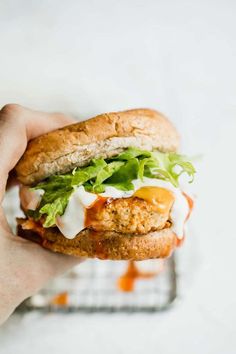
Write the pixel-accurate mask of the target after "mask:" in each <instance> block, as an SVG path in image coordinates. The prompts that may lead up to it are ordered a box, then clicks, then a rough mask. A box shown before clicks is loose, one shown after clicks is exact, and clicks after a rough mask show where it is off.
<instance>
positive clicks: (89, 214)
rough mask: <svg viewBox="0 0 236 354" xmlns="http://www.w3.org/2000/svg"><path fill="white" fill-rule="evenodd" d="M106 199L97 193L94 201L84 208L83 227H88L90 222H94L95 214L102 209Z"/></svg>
mask: <svg viewBox="0 0 236 354" xmlns="http://www.w3.org/2000/svg"><path fill="white" fill-rule="evenodd" d="M107 200H108V198H106V197H101V196H99V195H98V197H97V199H96V200H95V202H94V203H92V204H91V205H90V206H89V207H88V208H86V214H85V222H84V226H85V227H89V226H90V225H91V224H92V222H94V218H95V216H96V215H98V213H99V212H101V211H102V209H103V208H104V205H105V203H106V202H107Z"/></svg>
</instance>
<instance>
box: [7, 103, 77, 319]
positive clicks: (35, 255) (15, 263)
mask: <svg viewBox="0 0 236 354" xmlns="http://www.w3.org/2000/svg"><path fill="white" fill-rule="evenodd" d="M70 123H73V120H72V119H71V118H69V117H67V116H65V115H63V114H59V113H53V114H47V113H41V112H36V111H32V110H29V109H26V108H24V107H21V106H19V105H14V104H10V105H6V106H5V107H3V108H2V109H1V110H0V162H1V164H0V324H1V323H2V322H4V321H5V320H6V319H7V318H8V316H9V315H10V314H11V313H12V312H13V311H14V309H15V308H16V306H18V305H19V304H20V303H21V302H22V301H23V300H24V299H26V298H27V297H29V296H31V295H33V294H34V293H35V292H37V291H38V290H39V289H40V288H42V287H43V286H44V285H45V284H46V283H47V282H48V281H49V280H50V279H51V278H53V277H55V276H57V275H59V274H61V273H63V272H65V271H66V270H67V269H69V268H70V267H72V266H74V265H75V264H77V263H79V262H80V260H79V259H78V258H75V257H72V256H66V255H62V254H56V253H52V252H50V251H47V250H45V249H43V248H41V247H40V246H38V245H37V244H34V243H32V242H30V241H27V240H24V239H21V238H20V237H17V236H15V235H13V234H12V231H11V229H10V227H9V225H8V223H7V220H6V218H5V215H4V212H3V209H2V206H1V204H2V200H3V197H4V194H5V191H6V185H7V181H8V175H9V172H10V171H11V170H12V169H13V168H14V166H15V165H16V163H17V162H18V160H19V159H20V157H21V156H22V154H23V153H24V151H25V149H26V146H27V142H28V141H29V140H31V139H33V138H35V137H36V136H38V135H42V134H44V133H46V132H48V131H50V130H53V129H57V128H59V127H62V126H64V125H67V124H70Z"/></svg>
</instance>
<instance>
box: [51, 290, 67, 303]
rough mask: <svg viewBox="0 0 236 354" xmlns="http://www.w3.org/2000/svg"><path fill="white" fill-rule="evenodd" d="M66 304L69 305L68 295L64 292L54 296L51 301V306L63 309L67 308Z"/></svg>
mask: <svg viewBox="0 0 236 354" xmlns="http://www.w3.org/2000/svg"><path fill="white" fill-rule="evenodd" d="M68 303H69V295H68V293H67V292H66V291H65V292H63V293H59V294H57V295H55V296H54V298H53V299H52V300H51V304H52V305H56V306H62V307H64V306H67V305H68Z"/></svg>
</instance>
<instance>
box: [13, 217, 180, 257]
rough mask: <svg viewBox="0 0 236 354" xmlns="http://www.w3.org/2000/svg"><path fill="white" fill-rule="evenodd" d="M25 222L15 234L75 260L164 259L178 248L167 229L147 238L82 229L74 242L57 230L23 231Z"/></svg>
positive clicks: (153, 233) (171, 232)
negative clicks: (76, 258) (77, 258)
mask: <svg viewBox="0 0 236 354" xmlns="http://www.w3.org/2000/svg"><path fill="white" fill-rule="evenodd" d="M24 222H25V219H17V224H18V228H17V230H18V235H19V236H21V237H23V238H25V239H28V240H31V241H34V242H37V243H39V244H40V245H42V246H43V247H44V248H47V249H49V250H51V251H53V252H59V253H64V254H69V255H73V256H78V257H86V258H99V259H110V260H135V261H141V260H145V259H151V258H166V257H168V256H170V255H171V253H172V251H173V250H174V249H175V247H176V245H177V239H176V235H175V234H174V233H173V231H172V230H171V229H170V228H166V229H163V230H159V231H155V232H150V233H148V234H146V235H131V234H121V233H117V232H111V231H106V232H94V231H92V230H90V229H84V230H83V231H81V232H80V233H79V234H78V235H77V236H76V237H75V238H74V239H72V240H69V239H67V238H65V237H64V236H63V235H62V234H61V233H60V231H59V230H58V229H57V228H48V229H42V230H43V232H40V231H41V230H33V229H30V230H28V229H27V230H26V229H24V228H23V226H22V225H23V224H24Z"/></svg>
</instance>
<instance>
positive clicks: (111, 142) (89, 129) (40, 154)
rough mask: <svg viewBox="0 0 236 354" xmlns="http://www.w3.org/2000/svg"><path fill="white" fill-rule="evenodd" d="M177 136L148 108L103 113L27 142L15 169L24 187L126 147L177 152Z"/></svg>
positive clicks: (159, 114)
mask: <svg viewBox="0 0 236 354" xmlns="http://www.w3.org/2000/svg"><path fill="white" fill-rule="evenodd" d="M178 145H179V137H178V134H177V131H176V129H175V128H174V126H173V125H172V124H171V122H170V121H169V120H168V119H167V118H165V117H164V116H163V115H162V114H161V113H159V112H157V111H154V110H151V109H133V110H129V111H123V112H116V113H105V114H101V115H99V116H96V117H94V118H91V119H89V120H86V121H83V122H80V123H75V124H72V125H68V126H65V127H64V128H61V129H58V130H55V131H53V132H50V133H47V134H45V135H42V136H39V137H38V138H36V139H33V140H31V141H30V142H29V144H28V147H27V149H26V151H25V153H24V155H23V156H22V158H21V159H20V161H19V162H18V164H17V166H16V172H17V176H18V179H19V181H20V182H22V183H23V184H25V185H34V184H36V183H38V182H39V181H41V180H43V179H45V178H47V177H49V176H51V175H54V174H63V173H66V172H69V171H71V170H72V169H73V168H75V167H77V166H84V165H86V164H88V163H89V161H90V160H91V159H93V158H98V157H101V158H108V157H111V156H114V155H117V154H119V153H120V152H122V151H123V150H124V149H126V148H128V147H138V148H141V149H145V150H149V151H152V150H153V149H158V150H160V151H163V152H171V151H173V152H174V151H176V150H177V149H178Z"/></svg>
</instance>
